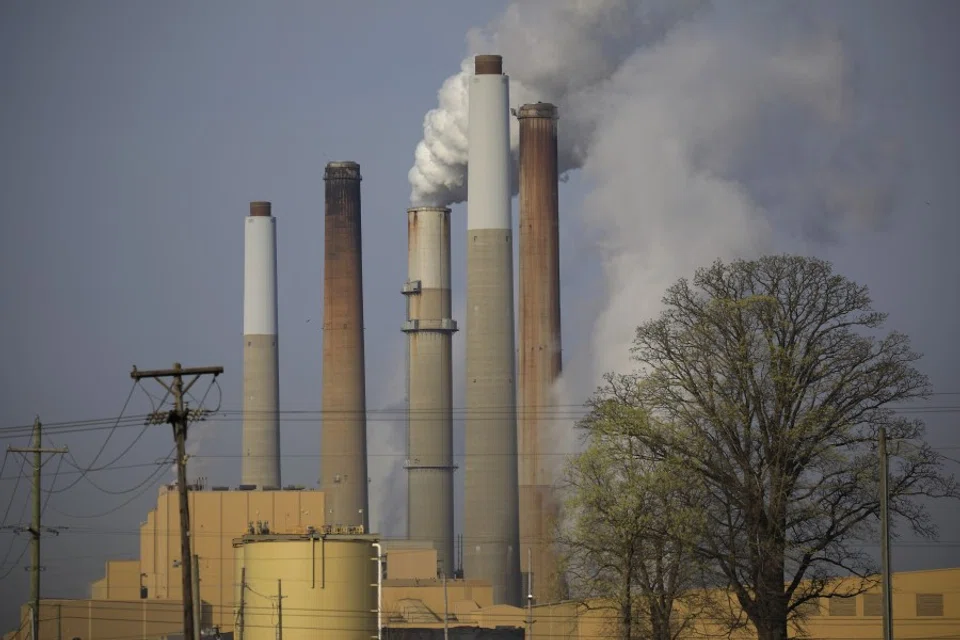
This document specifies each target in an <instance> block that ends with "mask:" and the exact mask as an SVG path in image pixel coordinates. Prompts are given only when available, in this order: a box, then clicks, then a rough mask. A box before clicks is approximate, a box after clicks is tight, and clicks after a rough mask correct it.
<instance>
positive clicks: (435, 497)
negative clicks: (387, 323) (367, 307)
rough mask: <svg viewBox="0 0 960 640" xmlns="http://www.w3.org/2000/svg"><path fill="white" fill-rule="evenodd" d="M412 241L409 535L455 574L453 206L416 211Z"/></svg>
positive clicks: (411, 218) (410, 225)
mask: <svg viewBox="0 0 960 640" xmlns="http://www.w3.org/2000/svg"><path fill="white" fill-rule="evenodd" d="M407 243H408V251H407V282H406V284H405V285H404V287H403V293H404V295H405V296H406V298H407V322H406V323H404V326H403V331H404V332H405V333H406V334H407V367H408V368H407V399H408V404H407V461H406V468H407V479H408V482H407V537H408V538H409V539H411V540H419V541H426V542H432V543H434V546H435V548H436V549H437V557H438V560H439V561H440V567H441V569H442V570H443V571H444V573H445V574H446V575H447V576H452V575H453V571H454V569H455V567H454V560H453V471H454V468H455V467H454V466H453V413H452V398H453V386H452V385H453V380H452V376H451V358H452V352H451V338H452V336H453V333H454V332H456V330H457V323H456V322H454V321H453V319H451V317H450V209H447V208H445V207H415V208H412V209H408V210H407Z"/></svg>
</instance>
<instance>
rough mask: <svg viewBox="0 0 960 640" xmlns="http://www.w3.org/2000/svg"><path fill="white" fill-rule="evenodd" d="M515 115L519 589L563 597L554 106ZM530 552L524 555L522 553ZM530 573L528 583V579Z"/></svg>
mask: <svg viewBox="0 0 960 640" xmlns="http://www.w3.org/2000/svg"><path fill="white" fill-rule="evenodd" d="M517 118H518V119H519V120H520V162H519V164H520V168H519V169H520V170H519V173H520V225H519V226H520V252H519V253H520V255H519V258H520V265H519V268H520V278H519V280H520V296H519V298H520V302H519V306H520V320H519V343H520V344H519V349H518V353H519V363H518V366H517V398H518V407H517V430H518V432H519V435H520V439H519V442H518V448H519V474H520V550H521V553H520V562H521V565H522V566H523V568H524V578H525V584H526V588H525V589H524V592H525V593H532V594H533V596H534V598H535V600H536V601H538V602H559V601H561V600H564V599H566V596H567V594H566V589H565V584H564V580H563V575H562V573H561V572H560V570H559V562H558V560H559V558H558V556H557V549H556V546H555V544H554V540H553V537H554V536H553V531H554V525H555V524H556V518H557V517H558V515H559V505H558V502H557V498H556V496H555V495H554V491H553V488H552V487H553V483H554V482H555V480H557V479H556V478H553V477H552V476H551V470H552V466H551V465H552V464H554V463H555V462H556V461H554V460H549V459H547V458H546V457H545V456H544V455H543V453H544V449H545V443H546V442H548V438H549V433H548V429H549V423H550V421H551V419H552V417H551V416H552V415H553V414H554V413H555V411H556V409H555V408H554V407H555V406H556V404H557V402H556V398H554V397H553V396H552V391H553V385H554V383H555V382H556V380H557V378H558V377H559V376H560V372H561V366H562V364H561V352H560V234H559V207H558V195H557V187H558V183H559V175H558V173H557V108H556V107H555V106H554V105H552V104H547V103H537V104H525V105H523V106H522V107H520V109H519V111H518V112H517ZM528 558H529V559H530V561H529V562H528V560H527V559H528ZM531 574H532V589H530V588H529V587H530V580H531Z"/></svg>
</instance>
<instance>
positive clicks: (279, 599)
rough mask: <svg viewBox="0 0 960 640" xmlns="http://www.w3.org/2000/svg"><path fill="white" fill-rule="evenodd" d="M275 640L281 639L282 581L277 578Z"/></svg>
mask: <svg viewBox="0 0 960 640" xmlns="http://www.w3.org/2000/svg"><path fill="white" fill-rule="evenodd" d="M324 562H326V560H324ZM277 640H283V583H282V582H281V581H280V579H279V578H277Z"/></svg>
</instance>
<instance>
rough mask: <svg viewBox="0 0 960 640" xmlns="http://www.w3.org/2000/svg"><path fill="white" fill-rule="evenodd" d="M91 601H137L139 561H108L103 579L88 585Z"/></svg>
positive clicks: (138, 593) (138, 592) (138, 597)
mask: <svg viewBox="0 0 960 640" xmlns="http://www.w3.org/2000/svg"><path fill="white" fill-rule="evenodd" d="M90 598H91V599H92V600H139V599H140V561H139V560H109V561H108V562H107V565H106V568H105V570H104V573H103V577H102V578H100V579H99V580H97V581H96V582H94V583H91V585H90Z"/></svg>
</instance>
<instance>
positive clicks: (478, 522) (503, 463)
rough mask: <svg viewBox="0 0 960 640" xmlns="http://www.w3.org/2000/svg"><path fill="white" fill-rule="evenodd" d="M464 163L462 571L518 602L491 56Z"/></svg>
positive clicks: (495, 59)
mask: <svg viewBox="0 0 960 640" xmlns="http://www.w3.org/2000/svg"><path fill="white" fill-rule="evenodd" d="M474 62H475V74H474V76H473V77H471V78H470V84H469V89H468V91H469V104H470V107H469V118H468V119H469V132H468V144H469V151H468V166H467V317H466V330H465V334H466V393H465V406H466V442H465V446H466V461H465V465H464V466H465V470H464V501H465V509H464V512H465V518H464V528H463V537H464V543H463V558H464V574H465V577H466V578H470V579H478V580H486V581H489V582H490V583H491V584H492V585H493V601H494V603H496V604H510V605H515V606H518V605H520V604H521V584H520V583H521V580H520V531H519V522H518V519H519V513H518V486H517V413H516V382H515V371H516V363H515V360H514V358H515V355H516V354H515V352H514V350H515V341H514V310H513V235H512V220H511V217H512V216H511V211H510V127H509V120H508V118H509V79H508V78H507V76H505V75H503V61H502V59H501V57H500V56H495V55H481V56H477V57H476V58H475V59H474Z"/></svg>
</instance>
